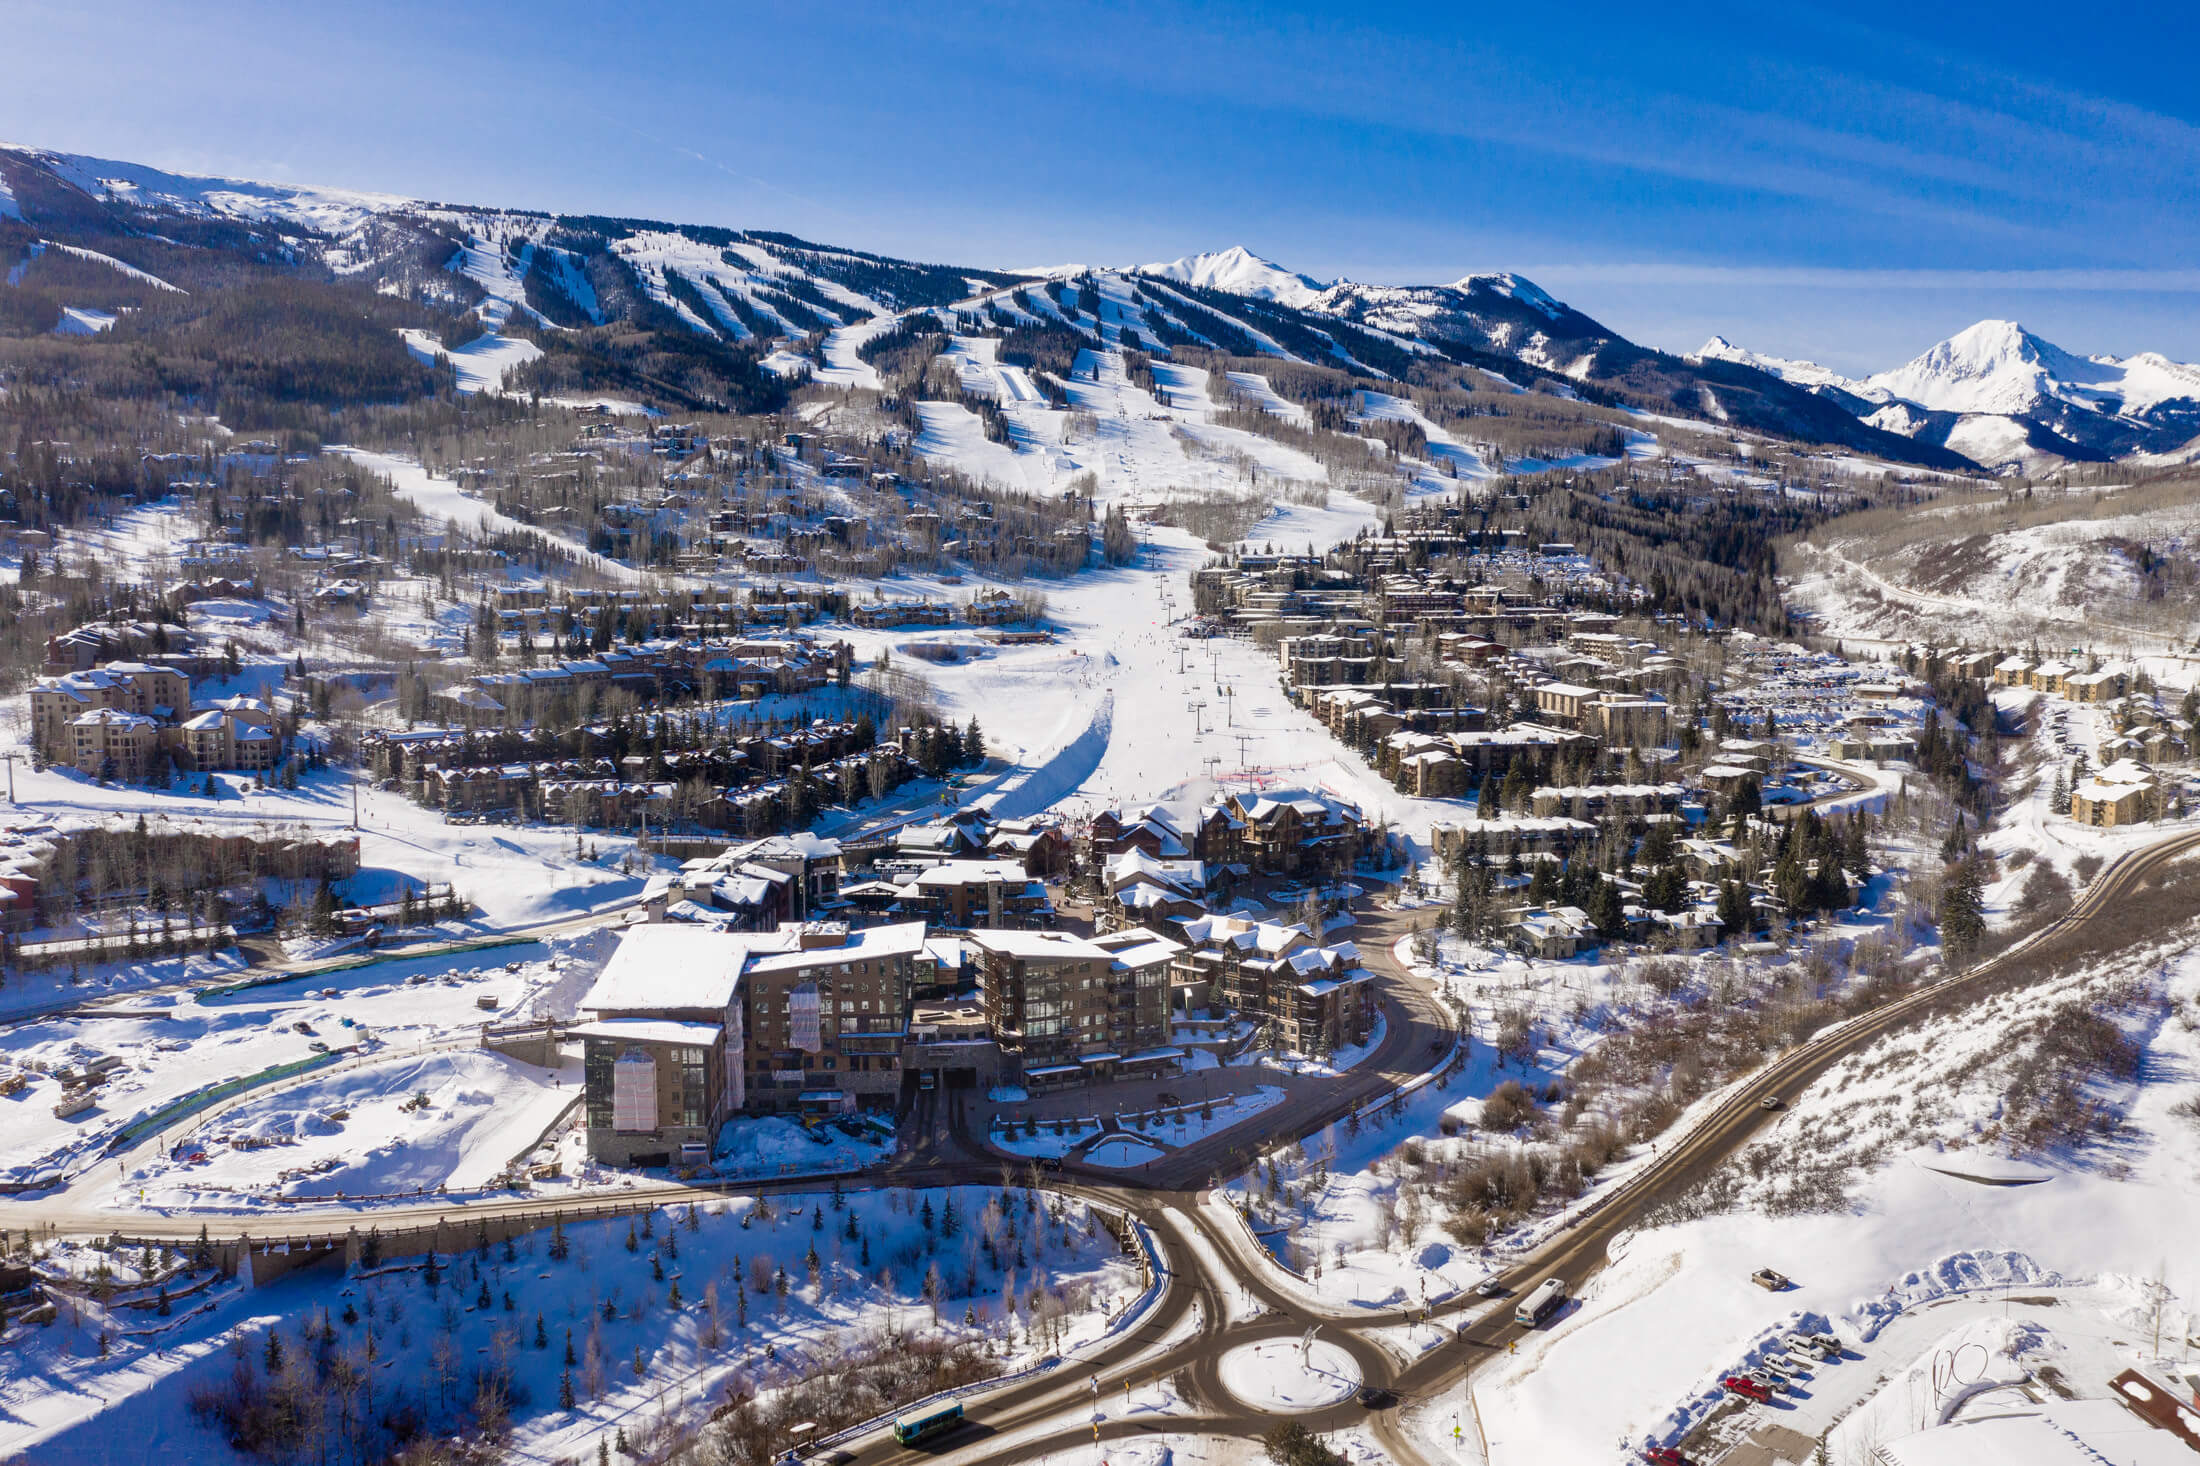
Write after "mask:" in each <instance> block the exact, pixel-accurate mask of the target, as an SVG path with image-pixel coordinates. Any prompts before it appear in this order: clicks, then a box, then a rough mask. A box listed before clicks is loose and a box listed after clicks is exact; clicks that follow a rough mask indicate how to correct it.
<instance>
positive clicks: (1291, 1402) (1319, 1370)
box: [1219, 1339, 1362, 1414]
mask: <svg viewBox="0 0 2200 1466" xmlns="http://www.w3.org/2000/svg"><path fill="white" fill-rule="evenodd" d="M1219 1367H1220V1372H1221V1375H1222V1387H1223V1388H1224V1389H1226V1390H1228V1391H1229V1392H1230V1393H1231V1395H1233V1396H1234V1397H1236V1399H1237V1400H1238V1402H1239V1403H1240V1404H1243V1405H1249V1406H1251V1407H1252V1408H1254V1409H1256V1410H1273V1411H1276V1412H1278V1413H1282V1414H1295V1413H1299V1412H1303V1411H1308V1410H1322V1409H1326V1408H1327V1407H1329V1406H1331V1405H1341V1404H1343V1403H1344V1402H1345V1401H1346V1400H1349V1399H1351V1398H1352V1394H1353V1392H1354V1391H1355V1390H1357V1389H1359V1387H1360V1385H1361V1383H1362V1376H1361V1374H1360V1366H1359V1363H1358V1362H1357V1361H1356V1360H1354V1359H1353V1357H1352V1356H1351V1355H1350V1354H1349V1353H1347V1352H1346V1351H1345V1350H1344V1349H1343V1347H1342V1346H1340V1345H1337V1344H1332V1343H1329V1342H1327V1341H1325V1340H1322V1339H1315V1340H1312V1341H1311V1342H1306V1341H1301V1340H1298V1339H1263V1340H1261V1341H1260V1342H1259V1343H1257V1344H1241V1345H1239V1346H1238V1347H1237V1348H1235V1349H1232V1350H1231V1351H1230V1352H1229V1353H1227V1354H1225V1355H1223V1356H1222V1359H1221V1362H1220V1366H1219Z"/></svg>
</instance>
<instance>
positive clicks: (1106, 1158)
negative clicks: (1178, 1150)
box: [1085, 1135, 1168, 1167]
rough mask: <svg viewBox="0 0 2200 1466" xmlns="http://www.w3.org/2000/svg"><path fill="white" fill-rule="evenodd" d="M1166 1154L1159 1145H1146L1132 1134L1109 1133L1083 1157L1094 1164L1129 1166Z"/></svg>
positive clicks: (1142, 1163) (1140, 1164)
mask: <svg viewBox="0 0 2200 1466" xmlns="http://www.w3.org/2000/svg"><path fill="white" fill-rule="evenodd" d="M1167 1154H1168V1152H1167V1151H1165V1150H1162V1149H1161V1148H1160V1147H1159V1146H1153V1145H1148V1144H1147V1143H1146V1142H1145V1141H1143V1140H1139V1139H1137V1138H1136V1137H1134V1136H1129V1135H1110V1136H1109V1137H1108V1138H1107V1139H1105V1140H1103V1141H1101V1142H1100V1143H1099V1144H1098V1145H1096V1146H1094V1147H1093V1148H1092V1149H1091V1150H1088V1151H1086V1152H1085V1159H1086V1160H1088V1161H1090V1162H1091V1163H1092V1164H1094V1165H1096V1166H1121V1167H1129V1166H1142V1165H1144V1164H1146V1162H1148V1161H1157V1160H1159V1159H1161V1157H1163V1156H1164V1155H1167Z"/></svg>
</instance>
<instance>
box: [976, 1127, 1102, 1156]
mask: <svg viewBox="0 0 2200 1466" xmlns="http://www.w3.org/2000/svg"><path fill="white" fill-rule="evenodd" d="M1024 1129H1025V1127H1023V1126H1020V1125H1019V1126H1017V1127H1015V1128H1014V1129H1013V1130H1011V1129H1009V1128H1008V1127H1007V1126H1006V1125H1005V1124H1004V1125H1003V1126H1002V1127H1001V1128H999V1129H996V1130H995V1131H994V1132H993V1136H992V1142H993V1144H994V1145H997V1146H999V1147H1000V1148H1001V1149H1002V1150H1005V1151H1007V1152H1008V1153H1009V1154H1010V1155H1020V1156H1030V1157H1032V1158H1033V1159H1038V1158H1041V1157H1054V1156H1065V1155H1068V1154H1069V1153H1070V1151H1072V1150H1074V1149H1075V1148H1076V1147H1077V1146H1079V1145H1082V1144H1083V1143H1084V1142H1085V1141H1087V1140H1090V1139H1091V1138H1092V1137H1093V1136H1095V1135H1098V1134H1099V1133H1100V1122H1099V1121H1098V1120H1092V1119H1085V1120H1072V1121H1064V1122H1062V1123H1061V1125H1060V1130H1061V1133H1060V1134H1056V1133H1055V1130H1056V1122H1055V1121H1052V1120H1041V1121H1040V1122H1039V1133H1038V1134H1037V1135H1027V1134H1025V1133H1024Z"/></svg>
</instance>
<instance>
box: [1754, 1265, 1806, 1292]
mask: <svg viewBox="0 0 2200 1466" xmlns="http://www.w3.org/2000/svg"><path fill="white" fill-rule="evenodd" d="M1749 1280H1750V1281H1751V1282H1752V1283H1755V1284H1756V1285H1757V1286H1758V1287H1760V1288H1762V1289H1764V1290H1765V1291H1766V1292H1767V1293H1783V1292H1785V1291H1787V1290H1788V1289H1789V1288H1792V1287H1794V1286H1795V1284H1794V1283H1793V1282H1791V1281H1790V1280H1789V1278H1788V1275H1787V1274H1786V1273H1783V1272H1779V1271H1776V1270H1775V1269H1772V1268H1769V1267H1761V1268H1759V1269H1757V1271H1755V1272H1753V1273H1751V1274H1750V1275H1749Z"/></svg>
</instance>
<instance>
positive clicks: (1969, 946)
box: [1939, 860, 1986, 966]
mask: <svg viewBox="0 0 2200 1466" xmlns="http://www.w3.org/2000/svg"><path fill="white" fill-rule="evenodd" d="M1939 916H1940V944H1941V948H1942V950H1943V951H1944V952H1945V953H1946V954H1947V958H1948V961H1949V963H1950V964H1951V965H1954V966H1961V965H1962V964H1963V963H1964V962H1965V961H1966V960H1967V959H1968V958H1969V957H1970V955H1971V953H1972V952H1974V951H1975V950H1977V947H1978V943H1979V939H1980V938H1981V937H1983V936H1984V935H1985V934H1986V914H1985V906H1984V892H1983V890H1982V889H1981V886H1980V876H1979V868H1978V863H1977V862H1976V861H1972V860H1966V861H1963V862H1961V863H1960V864H1958V865H1956V866H1955V867H1953V868H1952V869H1951V870H1950V871H1949V872H1948V879H1947V883H1946V884H1945V885H1943V886H1942V887H1941V892H1940V912H1939Z"/></svg>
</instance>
